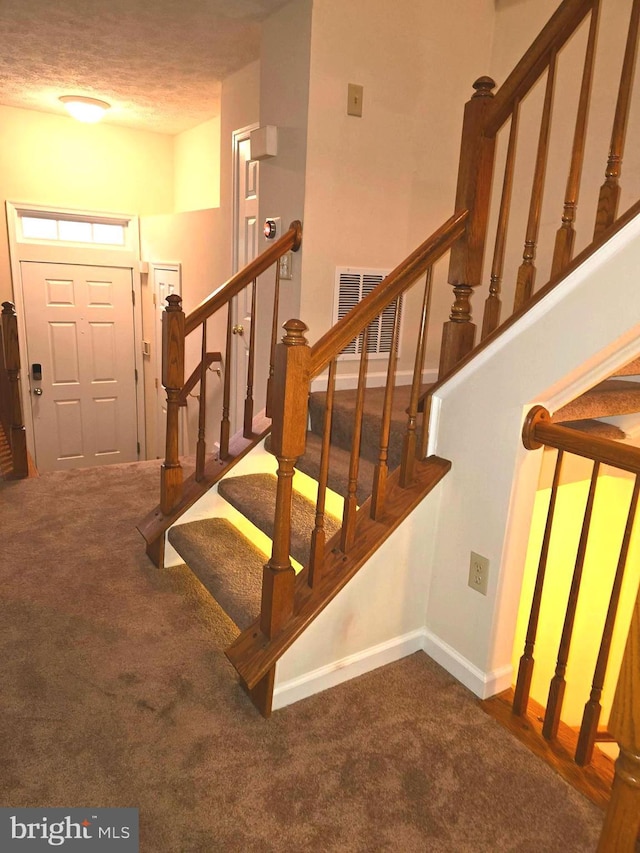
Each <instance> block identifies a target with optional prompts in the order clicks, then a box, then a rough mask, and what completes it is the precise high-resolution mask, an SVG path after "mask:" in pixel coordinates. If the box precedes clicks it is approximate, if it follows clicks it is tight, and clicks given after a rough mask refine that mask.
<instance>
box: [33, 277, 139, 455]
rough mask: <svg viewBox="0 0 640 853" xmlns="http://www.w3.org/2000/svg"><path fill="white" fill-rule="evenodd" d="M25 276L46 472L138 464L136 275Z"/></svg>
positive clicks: (39, 445)
mask: <svg viewBox="0 0 640 853" xmlns="http://www.w3.org/2000/svg"><path fill="white" fill-rule="evenodd" d="M20 268H21V274H22V286H23V293H24V313H25V326H26V336H27V341H26V344H27V354H28V356H27V357H28V362H29V364H28V369H29V373H30V385H31V408H32V417H33V428H34V440H35V453H36V464H37V467H38V469H39V470H40V471H55V470H64V469H69V468H85V467H89V466H92V465H107V464H111V463H114V462H132V461H136V460H137V459H138V424H137V410H136V380H137V377H136V373H135V350H134V346H135V334H134V323H133V302H132V271H131V269H126V268H124V269H123V268H118V267H102V266H80V265H77V264H58V263H39V262H38V263H36V262H33V261H22V262H21V263H20ZM38 366H40V370H38ZM39 377H40V378H39Z"/></svg>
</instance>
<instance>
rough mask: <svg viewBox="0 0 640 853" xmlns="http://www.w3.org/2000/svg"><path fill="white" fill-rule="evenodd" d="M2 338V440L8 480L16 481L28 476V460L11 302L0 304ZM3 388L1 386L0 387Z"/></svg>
mask: <svg viewBox="0 0 640 853" xmlns="http://www.w3.org/2000/svg"><path fill="white" fill-rule="evenodd" d="M0 321H1V324H2V335H1V336H0V344H1V345H2V347H3V358H2V360H1V362H2V369H3V370H4V374H5V376H4V378H5V380H6V387H7V396H8V399H7V401H6V409H5V418H4V420H5V427H6V428H7V429H8V435H6V438H7V440H8V442H9V445H10V447H11V459H12V466H13V471H12V476H13V477H16V478H20V477H28V476H29V457H28V453H27V438H26V432H25V426H24V416H23V412H22V398H21V396H20V345H19V341H18V318H17V316H16V311H15V306H14V304H13V302H3V303H2V314H0ZM3 385H4V383H3Z"/></svg>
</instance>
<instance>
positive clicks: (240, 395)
mask: <svg viewBox="0 0 640 853" xmlns="http://www.w3.org/2000/svg"><path fill="white" fill-rule="evenodd" d="M259 127H260V125H259V123H258V122H254V123H253V124H248V125H247V126H246V127H241V128H238V130H234V131H233V132H232V134H231V145H232V151H231V163H232V169H231V171H232V179H233V184H232V200H233V204H232V207H233V219H232V232H231V234H232V236H231V272H232V274H233V275H235V273H237V272H238V270H239V256H238V247H239V241H240V232H239V229H238V216H239V214H240V169H239V163H240V155H239V151H240V143H241V142H245V141H246V140H248V139H249V138H250V136H251V132H252V131H253V130H257V129H258V128H259ZM259 200H260V173H259V171H258V181H257V186H256V204H257V205H259ZM259 250H260V247H259V246H258V251H259ZM240 298H241V294H238V296H236V297H234V299H233V301H232V303H231V311H232V319H233V325H237V324H239V323H242V321H243V319H244V316H243V315H244V311H243V310H241V304H240ZM245 354H246V345H245V343H244V341H243V340H242V339H241V338H240V336H239V335H234V342H233V347H232V358H233V360H234V368H233V369H234V375H235V382H232V383H231V389H232V390H231V406H230V408H231V412H232V419H233V420H234V421H235V423H233V422H232V424H231V429H232V433H233V432H234V431H236V430H239V429H242V423H243V409H244V392H245V390H246V384H245V383H246V361H245V360H244V356H245ZM241 361H242V363H243V366H244V369H243V370H242V371H241V370H240V366H241ZM226 369H227V365H225V370H226ZM241 377H242V382H241V381H240V379H241Z"/></svg>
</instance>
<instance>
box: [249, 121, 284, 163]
mask: <svg viewBox="0 0 640 853" xmlns="http://www.w3.org/2000/svg"><path fill="white" fill-rule="evenodd" d="M249 140H250V141H249V147H250V149H251V159H252V160H266V159H268V158H269V157H275V156H276V155H277V153H278V128H277V127H275V126H274V125H272V124H265V125H263V126H262V127H258V128H256V130H252V131H251V134H250V136H249Z"/></svg>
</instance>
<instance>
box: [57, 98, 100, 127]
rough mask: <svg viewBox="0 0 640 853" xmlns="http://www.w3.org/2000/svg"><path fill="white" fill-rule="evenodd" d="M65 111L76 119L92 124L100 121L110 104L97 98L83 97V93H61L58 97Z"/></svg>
mask: <svg viewBox="0 0 640 853" xmlns="http://www.w3.org/2000/svg"><path fill="white" fill-rule="evenodd" d="M59 100H60V101H62V103H63V104H64V106H65V109H66V110H67V112H68V113H69V114H70V115H72V116H73V118H75V119H77V120H78V121H84V122H87V123H88V124H94V123H95V122H97V121H100V119H101V118H102V116H103V115H104V114H105V113H106V111H107V110H108V109H110V108H111V104H108V103H107V102H106V101H99V100H98V99H97V98H85V97H84V96H83V95H63V96H62V97H61V98H59Z"/></svg>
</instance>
